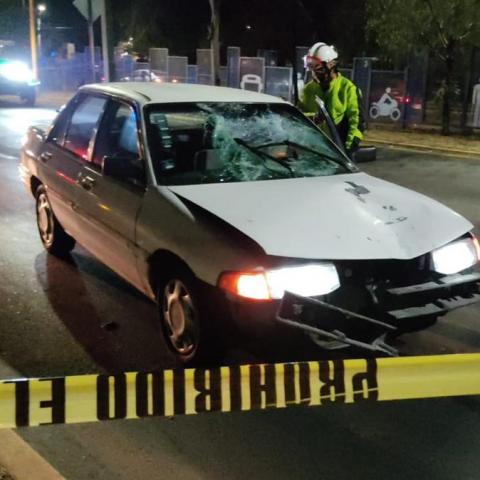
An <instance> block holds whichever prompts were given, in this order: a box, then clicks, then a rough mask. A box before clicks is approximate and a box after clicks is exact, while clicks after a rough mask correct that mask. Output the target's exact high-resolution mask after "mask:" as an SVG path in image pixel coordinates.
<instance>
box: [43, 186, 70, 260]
mask: <svg viewBox="0 0 480 480" xmlns="http://www.w3.org/2000/svg"><path fill="white" fill-rule="evenodd" d="M36 199H37V203H36V210H37V227H38V233H39V234H40V240H41V241H42V243H43V246H44V247H45V250H47V252H48V253H51V254H52V255H55V256H58V257H64V256H66V255H67V254H68V253H69V252H70V251H71V250H72V249H73V247H74V246H75V240H74V239H73V238H72V237H71V236H70V235H68V233H66V232H65V230H64V229H63V228H62V226H61V225H60V223H59V222H58V220H57V218H56V217H55V215H54V213H53V211H52V207H51V205H50V202H49V201H48V197H47V191H46V189H45V187H44V186H43V185H42V186H40V187H38V189H37V192H36Z"/></svg>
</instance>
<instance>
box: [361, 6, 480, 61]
mask: <svg viewBox="0 0 480 480" xmlns="http://www.w3.org/2000/svg"><path fill="white" fill-rule="evenodd" d="M367 17H368V21H367V29H368V31H369V33H370V34H371V35H372V34H373V35H374V36H375V37H376V39H377V41H378V43H379V45H380V47H381V48H382V49H384V50H385V51H386V52H388V53H389V54H391V55H397V54H399V53H400V54H404V53H405V54H408V53H409V52H410V51H411V49H412V48H413V47H416V46H424V47H428V48H429V49H430V51H432V52H436V53H437V54H438V55H439V56H440V57H441V58H443V59H444V58H445V57H446V56H447V55H448V51H447V50H448V49H452V48H456V47H459V46H462V45H465V44H475V45H479V44H480V8H479V5H478V0H367Z"/></svg>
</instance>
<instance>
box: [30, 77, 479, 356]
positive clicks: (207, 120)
mask: <svg viewBox="0 0 480 480" xmlns="http://www.w3.org/2000/svg"><path fill="white" fill-rule="evenodd" d="M21 172H22V177H23V180H24V182H25V185H26V187H27V189H28V191H29V192H31V193H32V195H33V196H34V198H35V199H36V200H35V201H36V211H37V223H38V230H39V233H40V238H41V240H42V242H43V245H44V247H45V248H46V249H47V251H48V252H50V253H51V254H54V255H58V256H64V255H66V254H68V252H69V251H70V250H72V249H73V247H74V245H75V242H76V241H78V242H79V243H80V244H82V245H83V246H84V247H85V248H87V249H88V250H89V251H90V252H92V253H93V255H95V256H96V257H97V258H98V259H99V260H100V261H101V262H103V263H104V264H106V265H107V266H108V267H110V268H111V269H112V270H114V271H115V272H117V273H118V274H119V275H120V276H121V277H123V278H124V279H125V280H127V281H128V282H130V283H131V284H132V285H134V286H135V287H136V288H138V289H139V290H140V291H142V292H143V293H144V294H145V295H147V296H148V297H150V298H151V299H153V300H155V301H156V302H157V304H158V312H159V318H160V321H161V324H162V327H163V331H164V334H165V338H166V340H167V344H168V345H169V348H170V349H171V351H172V352H173V353H174V354H175V355H176V356H177V358H178V359H180V360H181V361H183V362H190V361H192V360H194V359H195V358H202V357H208V356H209V355H212V354H219V352H220V351H221V344H220V342H219V341H218V338H220V337H221V335H220V332H221V331H222V329H224V328H226V325H227V321H231V322H232V323H233V324H234V325H237V326H239V327H238V328H242V327H243V328H247V329H250V328H251V329H253V330H255V329H256V328H258V329H259V331H261V332H263V334H264V335H265V336H264V337H263V342H264V343H269V342H270V341H271V339H272V338H274V337H273V336H270V334H273V335H275V331H276V330H281V329H285V328H287V327H288V329H291V331H292V332H293V331H300V332H304V333H305V334H306V335H307V336H308V338H311V339H312V340H313V341H314V342H316V343H317V344H318V345H320V346H321V347H322V348H326V349H334V348H340V347H352V346H353V347H355V348H361V349H366V350H370V351H376V352H377V353H380V354H382V355H395V354H396V351H395V350H394V349H393V348H391V347H390V346H389V345H388V343H386V342H385V338H388V337H389V336H390V335H397V334H399V333H402V332H405V331H413V330H419V329H422V328H426V327H427V326H429V325H431V324H432V323H434V322H435V320H436V319H437V318H438V317H439V316H441V315H444V314H445V313H447V312H448V311H449V310H451V309H453V308H457V307H460V306H463V305H466V304H469V303H473V302H476V301H478V299H479V298H480V296H479V295H478V282H479V281H480V275H479V274H478V273H476V271H475V267H476V265H477V262H478V260H479V248H478V242H477V240H476V238H475V237H474V236H473V235H472V233H471V230H472V225H471V223H470V222H468V221H467V220H465V219H464V218H463V217H461V216H460V215H458V214H456V213H455V212H453V211H452V210H450V209H449V208H447V207H445V206H443V205H441V204H440V203H438V202H436V201H434V200H432V199H430V198H428V197H425V196H423V195H420V194H418V193H415V192H413V191H411V190H407V189H405V188H402V187H399V186H396V185H394V184H391V183H388V182H386V181H383V180H380V179H377V178H375V177H372V176H370V175H367V174H365V173H362V172H361V171H359V169H358V168H357V167H356V165H355V164H354V163H352V162H351V161H350V160H349V159H348V157H347V156H345V154H344V153H343V152H342V151H341V150H340V149H339V148H338V147H337V146H336V145H335V144H334V143H332V141H331V140H329V139H328V137H327V136H326V135H324V134H323V133H322V132H321V131H320V130H319V129H318V128H317V127H315V125H314V124H313V123H312V122H310V120H308V119H307V118H306V117H305V116H304V115H303V114H302V113H301V112H299V111H298V110H297V109H296V108H295V107H293V106H292V105H290V104H289V103H287V102H285V101H283V100H281V99H279V98H277V97H272V96H269V95H264V94H259V93H255V92H249V91H242V90H237V89H229V88H222V87H211V86H200V85H180V84H177V85H173V84H154V83H112V84H102V85H91V86H85V87H82V88H81V89H80V90H79V92H78V93H77V95H76V96H75V97H74V98H73V99H72V100H71V101H70V102H69V103H68V104H67V105H66V107H65V108H64V109H63V110H62V111H61V112H60V113H59V114H58V117H57V118H56V120H55V121H54V122H53V124H52V125H51V126H50V127H48V128H45V127H41V126H36V127H31V128H30V129H29V132H28V138H27V140H26V143H25V145H24V147H23V149H22V153H21ZM289 331H290V330H289ZM267 332H268V334H267ZM267 335H268V336H267ZM302 335H303V333H302Z"/></svg>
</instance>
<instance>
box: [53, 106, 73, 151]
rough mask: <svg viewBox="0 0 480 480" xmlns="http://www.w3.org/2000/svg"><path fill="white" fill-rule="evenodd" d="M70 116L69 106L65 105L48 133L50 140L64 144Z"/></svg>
mask: <svg viewBox="0 0 480 480" xmlns="http://www.w3.org/2000/svg"><path fill="white" fill-rule="evenodd" d="M69 118H70V111H69V108H68V107H65V108H64V109H63V110H62V111H61V112H60V113H59V114H58V116H57V118H56V120H55V123H54V125H53V127H52V129H51V130H50V133H49V135H48V141H49V142H53V143H57V144H59V145H62V144H63V140H64V137H65V133H66V131H67V126H68V120H69Z"/></svg>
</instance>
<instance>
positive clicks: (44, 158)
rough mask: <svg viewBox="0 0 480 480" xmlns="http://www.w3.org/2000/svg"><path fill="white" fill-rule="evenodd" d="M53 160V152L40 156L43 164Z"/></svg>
mask: <svg viewBox="0 0 480 480" xmlns="http://www.w3.org/2000/svg"><path fill="white" fill-rule="evenodd" d="M51 158H52V153H51V152H43V153H42V154H41V155H40V160H41V161H42V162H48V161H49V160H50V159H51Z"/></svg>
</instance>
